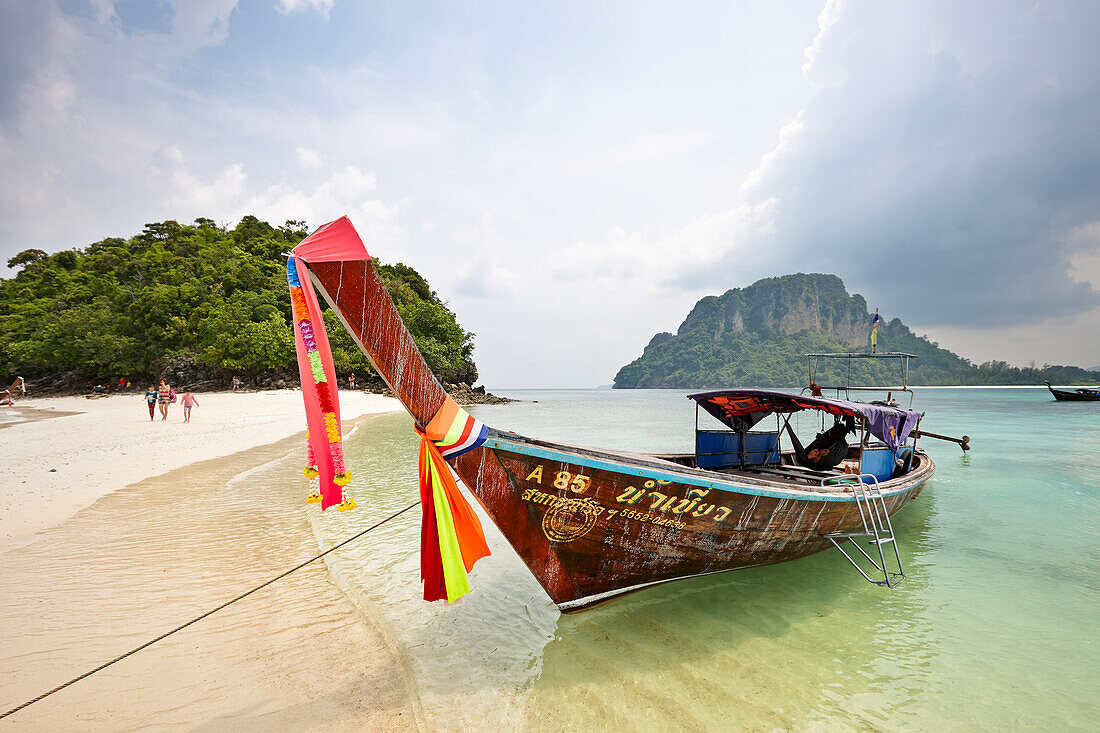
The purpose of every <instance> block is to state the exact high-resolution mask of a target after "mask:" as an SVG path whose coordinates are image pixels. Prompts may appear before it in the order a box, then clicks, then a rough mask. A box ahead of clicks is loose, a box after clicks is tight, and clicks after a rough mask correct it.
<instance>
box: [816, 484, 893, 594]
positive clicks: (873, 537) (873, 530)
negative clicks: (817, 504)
mask: <svg viewBox="0 0 1100 733" xmlns="http://www.w3.org/2000/svg"><path fill="white" fill-rule="evenodd" d="M864 479H868V481H864ZM821 485H822V487H835V486H849V485H850V486H851V487H852V493H853V494H854V495H855V500H856V508H857V509H858V510H859V518H860V520H861V521H862V523H863V530H862V531H858V530H857V531H855V532H835V533H832V534H827V535H824V537H825V538H827V539H828V540H829V541H830V542H832V543H833V546H834V547H836V549H838V550H840V552H841V554H843V555H844V557H845V558H847V560H848V562H850V563H852V567H854V568H855V569H856V570H857V571H858V572H859V574H860V575H862V576H863V578H864V580H866V581H867V582H869V583H874V584H875V585H884V586H886V587H887V588H894V587H896V586H898V585H900V584H901V582H902V581H903V580H905V568H903V567H902V564H901V550H899V549H898V543H897V538H896V537H895V536H894V527H893V525H891V524H890V513H889V512H887V511H886V499H884V498H883V496H882V491H881V490H880V489H879V485H878V479H877V478H876V477H875V476H872V475H871V474H869V473H862V474H859V475H856V474H849V475H845V476H833V477H829V478H825V479H822V480H821ZM865 537H869V538H870V539H869V540H868V541H867V544H868V545H869V549H872V551H873V550H874V548H877V549H878V553H877V554H878V561H877V562H876V561H875V559H874V558H873V557H872V556H871V555H870V554H868V552H867V550H864V549H863V548H862V547H861V546H860V545H859V543H858V542H857V539H860V538H865ZM845 541H848V543H849V544H850V545H851V546H852V547H854V548H856V549H857V550H859V553H860V554H861V555H863V557H864V558H866V559H867V561H868V562H869V563H871V565H872V566H873V567H874V571H873V572H874V574H875V576H876V577H874V578H872V577H871V576H870V575H868V574H867V572H865V571H864V569H863V568H862V567H860V564H859V563H858V562H856V558H853V557H852V556H851V555H850V554H848V552H847V551H846V550H845V549H844V547H843V543H844V542H845ZM884 545H893V548H894V552H893V555H894V560H895V561H896V562H897V571H894V570H892V569H891V568H890V567H889V566H887V564H886V563H887V560H886V558H887V557H888V553H887V552H886V550H884V549H883V546H884ZM879 575H881V577H882V579H881V580H879V579H878V576H879Z"/></svg>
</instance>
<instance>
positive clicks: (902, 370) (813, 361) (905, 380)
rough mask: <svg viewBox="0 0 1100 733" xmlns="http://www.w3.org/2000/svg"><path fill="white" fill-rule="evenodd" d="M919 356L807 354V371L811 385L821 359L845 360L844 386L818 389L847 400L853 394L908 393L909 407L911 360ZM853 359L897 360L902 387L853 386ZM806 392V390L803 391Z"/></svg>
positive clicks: (859, 352)
mask: <svg viewBox="0 0 1100 733" xmlns="http://www.w3.org/2000/svg"><path fill="white" fill-rule="evenodd" d="M919 358H920V357H919V356H918V355H917V354H910V353H908V352H905V351H877V352H876V351H872V352H866V351H848V352H820V353H812V354H806V370H807V372H809V381H810V384H815V383H816V377H817V372H818V369H819V366H820V361H821V359H844V360H846V361H847V362H848V377H847V380H846V382H845V383H844V384H837V385H818V387H819V388H820V389H821V390H822V391H825V390H827V389H831V390H835V391H836V395H837V398H838V399H839V397H840V393H841V392H844V393H845V398H846V399H850V398H851V394H850V393H851V392H852V391H853V390H855V391H863V392H889V393H893V392H907V393H908V394H909V406H910V408H912V406H913V397H914V394H913V390H912V389H910V387H909V360H910V359H919ZM852 359H890V360H893V359H896V360H897V362H898V368H899V376H900V377H901V384H900V385H869V384H867V385H854V384H852ZM803 392H805V390H803Z"/></svg>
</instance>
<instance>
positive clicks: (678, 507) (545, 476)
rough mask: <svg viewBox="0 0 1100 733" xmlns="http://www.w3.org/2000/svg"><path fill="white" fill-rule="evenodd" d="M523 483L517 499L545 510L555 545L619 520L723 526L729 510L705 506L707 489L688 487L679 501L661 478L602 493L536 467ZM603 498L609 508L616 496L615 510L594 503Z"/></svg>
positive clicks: (584, 479)
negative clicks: (705, 522)
mask: <svg viewBox="0 0 1100 733" xmlns="http://www.w3.org/2000/svg"><path fill="white" fill-rule="evenodd" d="M524 481H525V482H527V485H526V486H524V487H523V488H522V489H521V493H520V498H521V499H523V501H525V502H528V503H530V504H539V505H541V506H544V507H547V510H546V513H545V514H544V516H543V521H542V531H543V534H545V535H546V537H547V539H549V540H551V541H552V542H558V543H563V542H572V541H574V540H576V539H579V538H581V537H583V536H585V535H586V534H588V532H590V531H591V530H592V529H593V528H594V527H595V526H596V523H597V520H600V521H602V522H603V523H604V524H606V522H607V520H610V519H613V518H615V517H622V518H623V519H624V520H626V521H629V522H638V523H643V524H649V525H651V526H656V527H669V528H673V529H683V528H684V527H686V526H687V521H688V520H689V519H691V518H694V519H696V520H704V521H707V520H709V521H713V522H717V523H721V522H724V521H725V520H726V518H727V517H728V516H729V515H730V512H731V509H730V508H729V507H724V506H719V505H717V504H715V503H712V502H707V501H706V499H707V497H708V495H709V494H710V492H711V490H710V489H703V488H698V487H692V488H689V489H687V491H686V493H685V494H684V495H683V496H680V495H678V494H675V493H673V492H674V491H676V489H677V487H676V485H675V484H673V483H672V482H671V481H662V480H660V479H651V480H647V481H645V482H644V483H643V484H642V486H641V487H640V488H639V487H635V486H627V487H626V488H625V489H621V490H620V489H610V490H608V491H606V492H601V487H600V486H599V485H597V484H594V483H593V482H592V478H591V477H590V476H586V475H584V474H581V473H573V472H570V471H565V470H559V471H554V470H553V469H552V468H551V470H549V471H548V470H547V469H546V467H545V465H544V464H541V463H540V464H538V465H536V466H535V467H534V468H533V469H531V470H530V471H529V472H528V474H527V476H526V477H525V479H524ZM531 484H536V485H538V486H540V487H541V486H546V487H547V488H550V487H553V488H554V489H557V490H558V491H559V492H562V493H549V492H547V491H542V490H540V489H539V488H535V487H532V486H531ZM601 493H606V494H607V496H606V498H605V499H604V501H607V502H609V503H610V501H611V496H614V499H615V504H616V505H618V506H604V505H602V504H601V503H600V502H598V501H596V500H595V497H597V496H600V494H601ZM563 494H564V495H563Z"/></svg>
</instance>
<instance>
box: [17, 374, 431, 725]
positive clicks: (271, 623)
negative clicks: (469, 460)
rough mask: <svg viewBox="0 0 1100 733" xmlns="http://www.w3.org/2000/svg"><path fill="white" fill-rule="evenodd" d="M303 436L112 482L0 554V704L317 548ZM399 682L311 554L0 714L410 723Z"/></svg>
mask: <svg viewBox="0 0 1100 733" xmlns="http://www.w3.org/2000/svg"><path fill="white" fill-rule="evenodd" d="M294 396H297V395H294ZM232 397H233V398H236V397H237V395H233V396H232ZM201 399H202V398H200V400H201ZM70 419H71V418H70ZM370 419H371V418H369V417H366V418H360V420H367V421H369V420H370ZM47 422H48V423H57V422H60V421H56V420H49V421H47ZM41 424H44V423H41ZM172 427H178V428H180V429H183V428H184V427H187V426H172ZM6 432H9V431H6ZM302 442H303V441H302V436H301V435H296V436H294V437H292V438H286V439H283V440H280V441H277V442H275V443H271V444H268V445H266V446H263V447H260V448H254V449H252V450H249V451H245V452H240V453H236V454H233V455H230V456H227V457H223V458H217V459H213V460H207V461H202V462H199V463H194V464H191V465H187V466H185V467H182V468H177V469H175V470H171V471H168V472H166V473H163V474H162V475H160V476H157V477H154V478H150V479H147V480H144V481H141V482H139V483H136V484H134V485H131V486H129V487H126V488H123V489H121V490H116V491H112V492H110V493H108V494H106V495H104V496H102V497H100V498H99V499H98V500H96V501H95V502H94V503H92V505H91V506H89V507H87V508H85V509H84V510H82V511H79V512H78V513H76V514H75V515H74V516H72V517H70V518H68V519H66V520H65V521H62V522H61V523H60V524H57V525H56V526H52V527H50V528H48V529H45V530H43V531H40V532H39V533H38V534H37V535H35V536H34V537H33V539H32V540H31V541H30V542H28V543H24V545H23V546H21V547H17V548H14V549H10V550H8V551H6V552H3V553H0V587H3V588H4V593H3V594H0V621H2V622H3V626H4V628H5V629H7V631H6V632H5V641H4V643H3V644H2V645H0V680H3V683H2V684H0V712H3V711H6V710H8V709H10V708H12V707H14V706H15V705H18V704H19V703H21V702H23V701H24V700H26V699H29V698H31V697H34V696H36V695H38V694H40V693H41V692H43V691H45V690H48V689H50V688H52V687H54V686H56V685H58V684H60V683H62V682H65V681H67V680H69V679H71V678H72V677H75V676H76V675H78V674H80V673H82V672H84V671H86V670H88V669H91V668H92V667H95V666H97V665H98V664H100V663H102V662H104V661H106V660H108V659H110V658H112V657H115V656H117V655H118V654H120V653H122V652H124V651H127V650H129V649H131V648H133V647H135V646H137V645H138V644H140V643H142V642H144V641H146V640H148V639H151V638H153V637H155V636H157V635H159V634H160V633H163V632H164V631H166V630H168V629H170V628H173V627H174V626H177V625H179V624H180V623H183V622H184V621H187V620H189V619H191V618H193V617H194V616H197V615H199V614H200V613H202V612H203V611H205V610H207V609H209V608H212V607H214V606H216V605H218V604H219V603H222V602H224V601H226V600H228V599H230V598H232V597H234V596H236V595H238V594H239V593H241V592H243V591H244V590H247V589H249V588H251V587H253V586H255V585H258V584H259V583H261V582H263V581H264V580H267V579H268V578H270V577H272V576H274V575H276V574H278V573H280V572H282V571H284V570H286V569H288V568H290V567H292V566H294V565H296V564H297V563H299V562H301V561H303V560H305V559H307V558H309V557H311V556H313V555H315V554H316V553H317V552H318V541H317V539H316V537H315V535H314V534H313V533H312V532H311V530H310V513H311V512H313V513H316V512H318V510H317V508H316V505H306V504H305V503H304V501H303V500H304V496H305V490H306V489H305V484H304V479H302V478H301V475H300V468H301V463H302V462H303V460H304V453H305V451H304V446H303V445H302ZM263 469H266V470H263ZM258 474H262V475H266V476H279V477H286V478H285V479H284V480H271V479H259V480H257V479H256V477H257V475H258ZM357 511H358V510H357ZM330 514H336V512H333V511H330V512H326V513H325V516H324V519H325V520H326V521H328V520H329V515H330ZM333 521H334V522H335V523H339V521H340V520H339V519H334V520H333ZM326 546H328V545H326ZM322 549H323V548H322ZM410 690H411V684H410V683H409V681H408V680H407V678H406V673H405V669H404V666H403V664H402V661H401V659H400V658H399V656H398V655H397V653H396V652H395V651H394V649H393V647H392V645H391V643H390V642H389V641H387V639H386V638H385V636H383V635H382V634H381V633H380V632H379V631H378V630H377V628H376V627H375V625H374V624H372V623H371V622H370V620H369V619H368V618H366V617H365V616H364V615H363V613H362V611H360V610H359V609H357V608H356V607H355V606H354V605H353V604H352V603H351V602H350V601H349V600H348V599H347V598H346V597H345V596H344V595H343V593H341V592H340V590H338V589H337V588H336V587H335V586H334V585H333V583H332V582H331V580H330V578H329V576H328V574H327V572H326V566H325V565H324V563H323V561H318V562H315V563H313V564H311V565H308V566H306V567H305V568H303V569H302V570H300V571H298V572H296V573H294V574H292V575H291V576H289V577H287V578H285V579H283V580H280V581H278V582H276V583H275V584H273V585H271V586H269V587H267V588H265V589H263V590H261V591H259V592H257V593H256V594H254V595H252V596H249V597H248V598H246V599H244V600H242V601H240V602H238V603H236V604H234V605H232V606H230V607H228V608H227V609H225V610H223V611H221V612H219V613H217V614H215V615H214V616H212V617H210V618H208V619H205V620H203V621H200V622H198V623H197V624H195V625H193V626H190V627H188V628H187V629H185V630H184V631H181V632H179V633H177V634H175V635H173V636H171V637H169V638H167V639H165V640H164V641H162V642H159V643H157V644H156V645H154V646H152V647H150V648H149V649H146V650H144V651H141V652H139V653H137V654H135V655H134V656H132V657H129V658H127V659H125V660H123V661H121V662H119V663H118V664H116V665H114V666H112V667H110V668H108V669H106V670H104V671H102V672H100V673H98V674H96V675H94V676H92V677H90V678H88V679H85V680H82V681H81V682H78V683H76V684H74V685H73V686H71V687H69V688H67V689H65V690H63V691H61V692H59V693H57V694H55V695H53V696H51V697H49V698H47V699H45V700H42V701H40V702H38V703H35V704H34V705H32V706H30V707H28V708H26V709H24V710H22V711H20V712H18V713H16V714H14V715H12V716H11V717H9V718H7V719H4V720H3V721H0V727H9V728H10V729H13V730H16V729H18V730H32V731H37V730H42V731H46V730H50V731H54V730H66V731H69V730H105V729H106V730H132V729H137V728H141V729H150V730H179V729H183V730H210V731H220V730H234V731H238V730H275V729H279V730H310V731H312V730H317V731H343V730H348V731H351V730H382V731H404V730H416V729H417V728H418V727H420V724H419V723H418V717H417V708H416V704H415V696H414V695H413V694H412V693H411V692H410Z"/></svg>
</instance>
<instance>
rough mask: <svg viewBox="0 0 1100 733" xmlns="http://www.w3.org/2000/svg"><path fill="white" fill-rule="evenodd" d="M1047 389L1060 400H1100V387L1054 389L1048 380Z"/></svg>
mask: <svg viewBox="0 0 1100 733" xmlns="http://www.w3.org/2000/svg"><path fill="white" fill-rule="evenodd" d="M1046 385H1047V389H1049V390H1050V393H1051V394H1052V395H1054V399H1056V400H1058V401H1059V402H1100V389H1098V388H1096V387H1077V388H1075V389H1073V390H1068V389H1054V387H1051V386H1050V382H1046Z"/></svg>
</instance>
